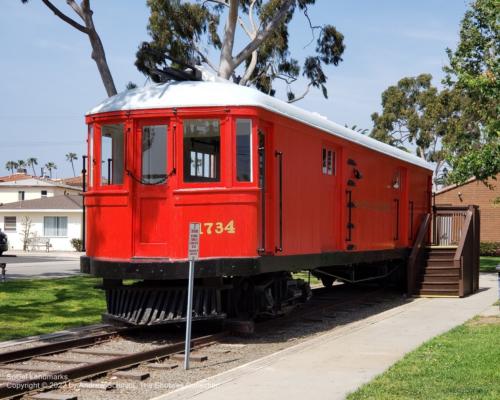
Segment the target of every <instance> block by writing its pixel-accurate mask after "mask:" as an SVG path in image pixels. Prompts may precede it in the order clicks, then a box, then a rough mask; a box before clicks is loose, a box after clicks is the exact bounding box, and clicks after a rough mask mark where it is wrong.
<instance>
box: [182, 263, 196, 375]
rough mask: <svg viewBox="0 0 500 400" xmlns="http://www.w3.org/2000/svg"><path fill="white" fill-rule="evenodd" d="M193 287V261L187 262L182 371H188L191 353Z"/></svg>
mask: <svg viewBox="0 0 500 400" xmlns="http://www.w3.org/2000/svg"><path fill="white" fill-rule="evenodd" d="M193 286H194V260H189V282H188V298H187V308H186V345H185V348H184V369H185V370H188V369H189V355H190V352H191V324H192V322H193Z"/></svg>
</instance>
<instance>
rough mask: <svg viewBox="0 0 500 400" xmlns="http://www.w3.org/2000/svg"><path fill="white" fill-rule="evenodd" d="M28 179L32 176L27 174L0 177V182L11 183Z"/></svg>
mask: <svg viewBox="0 0 500 400" xmlns="http://www.w3.org/2000/svg"><path fill="white" fill-rule="evenodd" d="M30 178H33V176H31V175H28V174H12V175H6V176H0V182H13V181H20V180H23V179H30Z"/></svg>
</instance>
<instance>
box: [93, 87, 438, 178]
mask: <svg viewBox="0 0 500 400" xmlns="http://www.w3.org/2000/svg"><path fill="white" fill-rule="evenodd" d="M226 106H255V107H261V108H263V109H266V110H269V111H272V112H274V113H277V114H281V115H283V116H286V117H288V118H291V119H294V120H296V121H300V122H302V123H305V124H307V125H310V126H313V127H316V128H318V129H321V130H323V131H326V132H328V133H330V134H331V135H334V136H338V137H341V138H343V139H345V140H348V141H350V142H354V143H357V144H359V145H361V146H364V147H368V148H370V149H372V150H375V151H378V152H380V153H383V154H386V155H388V156H391V157H395V158H398V159H400V160H403V161H406V162H408V163H411V164H414V165H417V166H419V167H422V168H425V169H429V170H433V167H432V165H431V164H429V163H428V162H426V161H425V160H423V159H421V158H419V157H417V156H415V155H413V154H410V153H407V152H405V151H403V150H399V149H397V148H395V147H393V146H389V145H388V144H385V143H382V142H379V141H378V140H375V139H372V138H370V137H368V136H365V135H363V134H361V133H358V132H355V131H353V130H351V129H349V128H346V127H344V126H342V125H339V124H337V123H335V122H332V121H329V120H328V119H327V118H325V117H323V116H321V115H319V114H317V113H313V112H310V111H306V110H303V109H301V108H299V107H297V106H294V105H293V104H289V103H286V102H284V101H282V100H279V99H277V98H275V97H271V96H268V95H266V94H264V93H262V92H260V91H258V90H256V89H253V88H249V87H245V86H240V85H236V84H233V83H229V82H221V81H215V82H206V81H200V82H191V81H188V82H169V83H164V84H157V85H151V86H146V87H142V88H137V89H132V90H127V91H124V92H122V93H119V94H117V95H116V96H113V97H110V98H108V99H106V100H104V101H103V102H102V103H101V104H99V105H98V106H96V107H94V108H93V109H92V110H90V111H89V112H88V113H87V115H92V114H98V113H104V112H110V111H126V110H147V109H158V108H174V107H176V108H184V107H226Z"/></svg>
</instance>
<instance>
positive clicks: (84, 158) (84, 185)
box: [82, 156, 87, 252]
mask: <svg viewBox="0 0 500 400" xmlns="http://www.w3.org/2000/svg"><path fill="white" fill-rule="evenodd" d="M82 161H83V167H82V191H83V193H85V192H86V191H87V156H82ZM86 223H87V217H86V212H85V197H83V202H82V251H83V252H85V251H86V248H85V246H86V240H85V236H86V234H87V233H86V229H85V228H86Z"/></svg>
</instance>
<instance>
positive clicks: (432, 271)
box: [423, 265, 460, 275]
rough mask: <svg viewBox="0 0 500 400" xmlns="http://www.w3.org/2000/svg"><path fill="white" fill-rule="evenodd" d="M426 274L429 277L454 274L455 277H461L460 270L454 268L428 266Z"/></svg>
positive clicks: (425, 270) (425, 269)
mask: <svg viewBox="0 0 500 400" xmlns="http://www.w3.org/2000/svg"><path fill="white" fill-rule="evenodd" d="M423 272H424V274H427V275H441V274H453V275H460V268H458V267H452V266H446V265H443V266H440V267H436V266H432V265H428V266H427V267H425V268H424V271H423Z"/></svg>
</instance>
